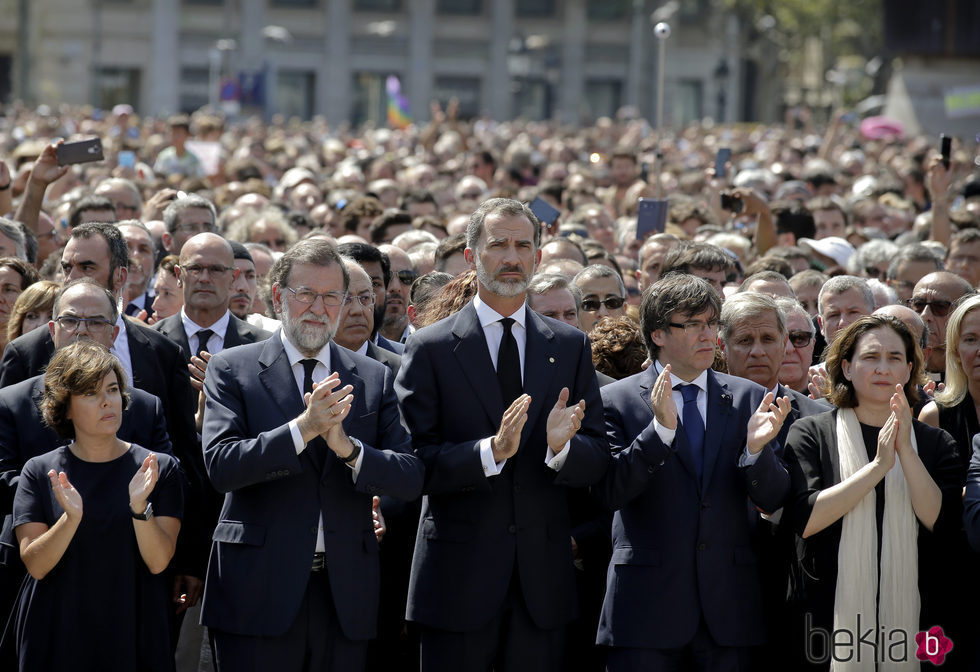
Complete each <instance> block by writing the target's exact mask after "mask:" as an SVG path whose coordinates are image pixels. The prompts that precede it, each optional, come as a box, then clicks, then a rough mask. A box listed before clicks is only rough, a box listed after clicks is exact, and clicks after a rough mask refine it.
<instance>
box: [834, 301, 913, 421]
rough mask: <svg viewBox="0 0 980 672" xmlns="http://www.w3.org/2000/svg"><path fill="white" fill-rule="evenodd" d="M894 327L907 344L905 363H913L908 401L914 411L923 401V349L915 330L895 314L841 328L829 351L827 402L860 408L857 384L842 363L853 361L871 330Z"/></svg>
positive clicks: (871, 317)
mask: <svg viewBox="0 0 980 672" xmlns="http://www.w3.org/2000/svg"><path fill="white" fill-rule="evenodd" d="M886 327H887V328H890V329H891V330H892V331H894V332H895V333H896V334H898V335H899V337H900V338H901V339H902V342H903V343H904V344H905V361H906V362H908V363H910V364H912V371H911V374H910V375H909V379H908V382H906V383H905V387H904V391H905V398H906V399H908V402H909V405H910V406H912V407H913V408H914V407H915V404H916V403H917V402H918V401H919V390H918V385H919V384H920V383H923V382H925V381H924V378H925V376H924V374H923V372H922V366H923V365H922V350H921V349H919V343H918V342H917V340H916V338H915V336H914V335H913V334H912V332H911V330H909V328H908V327H907V326H906V325H905V323H904V322H902V321H901V320H900V319H898V318H897V317H893V316H891V315H865V316H864V317H861V318H858V319H857V320H855V321H854V322H852V323H851V324H849V325H848V326H846V327H844V328H843V329H841V330H840V331H839V332H838V333H837V336H836V337H835V338H834V340H833V342H832V343H831V344H830V347H828V348H827V361H826V366H827V383H826V385H827V388H826V389H825V390H824V392H825V393H826V396H827V400H828V401H829V402H830V403H831V404H833V405H834V406H837V407H838V408H854V407H856V406H857V405H858V399H857V395H856V394H855V391H854V383H853V382H851V381H850V380H848V379H847V378H845V377H844V369H843V366H842V362H843V361H844V360H847V361H852V360H853V359H854V351H855V350H857V344H858V341H859V340H860V338H861V337H862V336H864V335H865V334H866V333H868V332H869V331H874V330H875V329H882V328H886Z"/></svg>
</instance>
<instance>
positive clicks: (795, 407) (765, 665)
mask: <svg viewBox="0 0 980 672" xmlns="http://www.w3.org/2000/svg"><path fill="white" fill-rule="evenodd" d="M783 305H785V308H782V307H781V306H783ZM796 306H798V307H799V308H798V309H799V310H803V308H802V306H799V304H798V303H797V301H796V299H787V298H780V299H773V298H771V297H770V296H768V295H766V294H760V293H757V292H740V293H738V294H735V295H734V296H732V297H730V298H729V299H728V300H727V301H725V305H724V307H723V308H722V309H721V333H720V336H721V338H720V342H721V347H722V351H723V352H724V353H725V362H726V363H727V365H728V373H730V374H731V375H733V376H738V377H739V378H744V379H746V380H751V381H752V382H753V383H757V384H759V385H761V386H762V387H764V388H765V389H767V390H769V391H770V392H772V393H773V394H774V395H776V397H787V398H789V400H790V409H789V413H788V414H787V415H786V419H785V420H784V421H783V427H782V429H780V430H779V434H778V435H777V436H776V442H777V444H778V446H777V447H776V450H777V453H776V456H777V457H779V458H782V446H783V444H784V442H785V440H786V435H787V434H788V433H789V428H790V427H791V426H792V425H793V423H794V422H796V421H797V420H798V419H799V418H803V417H806V416H810V415H817V414H819V413H825V412H827V411H829V410H831V409H832V408H833V407H832V406H831V405H830V404H829V403H827V402H825V401H823V400H822V399H819V400H818V399H811V398H810V397H807V396H806V395H803V394H801V393H799V392H797V391H796V390H792V389H789V388H787V387H785V386H783V385H782V384H780V383H779V382H778V378H779V371H780V368H781V367H782V364H783V357H784V355H785V354H786V352H787V351H788V350H789V349H790V348H792V347H793V344H792V343H791V342H790V340H789V334H788V333H787V329H786V313H785V312H784V311H786V310H792V309H793V308H794V307H796ZM903 310H908V309H907V308H904V309H903ZM748 508H749V512H748V514H749V523H750V527H751V530H752V542H753V546H754V547H755V551H756V555H757V556H758V560H759V580H760V582H761V584H762V604H763V611H764V615H765V620H766V634H767V639H768V640H769V641H768V645H767V646H766V651H765V653H764V654H763V655H759V656H757V657H756V660H755V661H754V662H753V665H752V668H753V670H756V671H758V672H763V671H764V670H773V671H774V672H775V671H777V670H781V669H785V667H786V665H787V661H791V660H797V659H798V652H799V649H800V646H799V641H798V638H797V637H794V636H793V629H792V627H791V626H790V624H791V623H792V616H793V614H792V612H791V611H790V609H789V602H788V600H787V595H788V594H789V580H790V566H791V563H792V562H793V561H794V559H795V557H796V535H795V533H794V532H793V529H792V527H791V526H790V525H781V524H780V523H781V521H782V511H781V510H780V511H773V512H771V514H766V515H763V514H762V513H760V512H759V510H758V509H757V508H756V507H755V506H752V505H751V503H750V504H749V507H748Z"/></svg>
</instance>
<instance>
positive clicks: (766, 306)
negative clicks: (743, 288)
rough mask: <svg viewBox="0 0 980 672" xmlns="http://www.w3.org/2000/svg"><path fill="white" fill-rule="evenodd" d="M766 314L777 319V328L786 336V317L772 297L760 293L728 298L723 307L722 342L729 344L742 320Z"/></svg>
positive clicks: (743, 293) (746, 293)
mask: <svg viewBox="0 0 980 672" xmlns="http://www.w3.org/2000/svg"><path fill="white" fill-rule="evenodd" d="M766 314H771V315H774V316H775V317H776V328H777V329H779V333H780V334H782V335H783V336H785V335H786V316H785V315H783V311H781V310H780V309H779V305H778V304H777V303H776V300H775V299H773V298H772V297H771V296H769V295H768V294H760V293H759V292H742V293H741V294H735V295H733V296H730V297H728V298H727V299H725V303H724V304H722V306H721V331H720V332H719V335H720V336H721V340H723V341H724V342H725V343H728V339H729V337H731V335H732V332H733V331H734V330H735V326H736V325H737V324H738V323H739V322H741V321H742V320H747V319H753V318H758V317H762V316H763V315H766Z"/></svg>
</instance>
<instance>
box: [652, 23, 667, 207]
mask: <svg viewBox="0 0 980 672" xmlns="http://www.w3.org/2000/svg"><path fill="white" fill-rule="evenodd" d="M653 34H654V36H655V37H656V38H657V42H658V45H657V46H658V52H657V110H656V112H657V116H656V120H657V198H663V181H662V180H661V179H660V171H661V170H662V169H663V159H664V151H663V137H664V61H665V60H666V59H667V38H669V37H670V24H668V23H666V22H665V21H661V22H659V23H658V24H657V25H655V26H654V27H653Z"/></svg>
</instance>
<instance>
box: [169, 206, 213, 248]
mask: <svg viewBox="0 0 980 672" xmlns="http://www.w3.org/2000/svg"><path fill="white" fill-rule="evenodd" d="M217 218H218V216H217V213H216V212H215V209H214V204H212V203H211V201H209V200H208V199H206V198H203V197H201V196H198V195H197V194H188V195H185V196H184V197H183V198H177V199H174V200H173V201H171V203H170V205H168V206H167V207H166V209H165V210H164V211H163V223H164V225H165V226H166V227H167V230H166V231H165V232H164V234H163V238H162V240H163V246H164V247H165V248H166V250H167V252H168V253H169V254H180V250H181V249H182V248H183V247H184V243H186V242H187V240H188V239H189V238H191V237H193V236H196V235H197V234H199V233H206V232H213V231H215V230H216V226H215V222H216V221H217Z"/></svg>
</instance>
